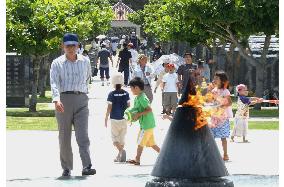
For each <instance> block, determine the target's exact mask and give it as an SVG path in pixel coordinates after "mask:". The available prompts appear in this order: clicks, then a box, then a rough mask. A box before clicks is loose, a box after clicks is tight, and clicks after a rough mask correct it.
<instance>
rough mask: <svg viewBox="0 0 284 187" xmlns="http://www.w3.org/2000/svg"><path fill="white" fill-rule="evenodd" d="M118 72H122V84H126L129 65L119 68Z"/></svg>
mask: <svg viewBox="0 0 284 187" xmlns="http://www.w3.org/2000/svg"><path fill="white" fill-rule="evenodd" d="M118 72H120V73H122V72H123V74H124V85H126V86H127V85H128V78H129V67H127V68H123V69H119V70H118Z"/></svg>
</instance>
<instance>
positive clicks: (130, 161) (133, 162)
mask: <svg viewBox="0 0 284 187" xmlns="http://www.w3.org/2000/svg"><path fill="white" fill-rule="evenodd" d="M126 163H128V164H134V165H137V166H139V165H140V162H137V161H136V160H127V161H126Z"/></svg>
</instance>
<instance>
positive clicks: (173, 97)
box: [162, 92, 178, 109]
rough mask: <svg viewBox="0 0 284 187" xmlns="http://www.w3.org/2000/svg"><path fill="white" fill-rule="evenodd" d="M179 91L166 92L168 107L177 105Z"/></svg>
mask: <svg viewBox="0 0 284 187" xmlns="http://www.w3.org/2000/svg"><path fill="white" fill-rule="evenodd" d="M177 99H178V97H177V92H164V96H163V100H164V102H162V103H164V106H165V108H166V109H169V108H173V107H177Z"/></svg>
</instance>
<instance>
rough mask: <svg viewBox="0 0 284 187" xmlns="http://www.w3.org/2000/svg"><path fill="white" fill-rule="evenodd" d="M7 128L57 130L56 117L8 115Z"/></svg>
mask: <svg viewBox="0 0 284 187" xmlns="http://www.w3.org/2000/svg"><path fill="white" fill-rule="evenodd" d="M6 119H7V126H6V129H7V130H50V131H54V130H57V123H56V119H55V118H54V117H12V116H7V118H6Z"/></svg>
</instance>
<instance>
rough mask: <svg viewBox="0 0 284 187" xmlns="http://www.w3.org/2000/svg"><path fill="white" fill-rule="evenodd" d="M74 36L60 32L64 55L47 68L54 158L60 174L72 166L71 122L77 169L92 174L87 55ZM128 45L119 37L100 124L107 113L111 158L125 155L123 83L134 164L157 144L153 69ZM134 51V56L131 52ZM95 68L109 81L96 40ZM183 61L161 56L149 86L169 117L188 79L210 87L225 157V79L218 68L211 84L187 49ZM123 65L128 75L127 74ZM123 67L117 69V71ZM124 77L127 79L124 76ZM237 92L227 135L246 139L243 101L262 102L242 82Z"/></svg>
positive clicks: (106, 64) (227, 114)
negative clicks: (136, 127) (132, 126)
mask: <svg viewBox="0 0 284 187" xmlns="http://www.w3.org/2000/svg"><path fill="white" fill-rule="evenodd" d="M78 48H79V39H78V36H77V35H76V34H73V33H66V34H65V35H64V37H63V49H64V53H65V54H64V55H62V56H60V57H58V58H57V59H55V60H54V61H53V62H52V65H51V69H50V83H51V90H52V102H53V103H54V104H55V114H56V119H57V123H58V129H59V144H60V161H61V166H62V169H63V173H62V176H70V175H71V170H72V169H73V156H72V147H71V133H72V125H73V126H74V130H75V136H76V140H77V143H78V146H79V151H80V156H81V160H82V165H83V170H82V175H94V174H95V173H96V170H95V169H93V168H92V163H91V159H90V152H89V146H90V141H89V137H88V115H89V109H88V96H87V93H88V83H89V79H90V78H91V75H92V72H91V65H90V60H89V59H88V58H86V57H85V56H83V55H81V54H78V53H77V50H78ZM131 49H135V47H134V45H133V44H131V43H128V44H126V43H123V49H122V50H121V51H120V52H119V55H118V57H119V58H118V63H117V65H116V66H117V67H118V72H119V73H116V74H115V75H113V76H112V79H111V80H112V81H111V82H112V85H113V87H114V90H113V91H111V92H110V93H109V94H108V97H107V102H108V106H107V111H106V114H105V126H106V127H107V126H108V118H109V117H110V119H111V137H112V140H113V144H114V146H115V147H116V148H117V150H118V155H117V157H116V158H115V160H114V161H115V162H125V161H126V151H125V149H124V145H125V142H124V139H125V135H126V132H127V125H126V119H125V118H124V111H125V110H126V109H127V108H129V107H130V97H129V93H128V92H127V91H126V90H125V89H123V86H129V87H130V90H131V92H132V94H133V95H135V96H136V97H135V100H134V106H133V109H135V110H136V113H135V115H134V116H133V120H138V121H139V124H140V132H139V133H138V141H137V143H138V147H137V153H136V157H135V158H134V159H132V160H128V161H127V162H128V163H130V164H134V165H140V158H141V154H142V152H143V149H144V147H145V146H147V147H152V148H153V149H154V150H155V151H156V152H160V148H159V146H158V145H156V143H155V138H154V132H153V129H154V128H155V126H156V124H155V118H154V114H153V111H152V108H151V103H152V101H153V93H152V86H151V85H152V82H151V80H152V79H153V78H154V76H153V69H152V67H151V65H149V64H148V63H147V61H148V58H147V56H145V55H144V54H140V55H138V54H135V55H133V54H134V53H133V51H131ZM134 56H135V57H134ZM98 58H99V65H100V71H101V73H100V74H101V79H102V85H104V78H106V80H107V84H110V82H109V78H110V76H109V62H108V61H109V59H110V60H111V63H112V66H113V60H112V57H111V54H110V52H109V51H108V50H107V49H106V48H105V47H104V46H102V49H101V50H100V51H99V54H98ZM184 59H185V64H183V65H181V66H179V67H178V68H177V69H176V67H175V65H174V64H173V63H172V62H171V61H165V62H164V64H163V66H164V71H163V72H162V73H161V74H159V76H158V80H157V83H156V87H155V89H154V92H156V90H157V88H158V87H159V86H161V89H162V106H163V110H164V112H165V116H164V117H166V118H168V119H172V117H171V116H172V115H173V114H174V112H175V109H176V107H177V106H178V103H180V101H178V100H179V94H180V93H183V91H184V89H186V86H187V85H188V82H190V83H192V84H189V85H190V86H192V88H194V87H195V85H199V84H201V83H202V84H203V83H204V82H205V83H206V84H208V85H212V86H208V92H211V93H212V94H213V95H214V96H215V98H216V100H218V101H220V103H219V105H220V106H219V107H221V108H223V109H224V115H223V116H225V117H223V119H222V120H220V121H219V123H218V124H215V125H214V126H213V127H212V128H211V132H212V134H213V136H214V138H221V141H222V147H223V160H224V161H227V160H229V156H228V151H227V138H229V137H230V125H229V118H231V117H233V114H232V107H231V105H232V101H231V97H230V92H229V90H228V86H229V81H228V77H227V75H226V73H225V72H223V71H218V72H216V73H215V74H214V78H213V81H212V84H210V82H211V80H210V74H209V75H208V73H204V72H205V71H204V68H205V65H204V64H202V62H201V61H200V62H199V64H198V65H195V64H193V63H192V54H191V53H185V55H184ZM129 71H132V74H133V75H132V76H131V78H129ZM122 72H123V75H122ZM129 79H130V81H129ZM237 91H238V93H239V98H238V109H237V112H236V115H235V126H234V130H233V133H232V136H231V140H232V141H234V136H243V141H244V142H248V140H247V139H246V136H247V126H248V122H247V119H248V116H249V115H248V106H249V105H251V104H255V103H260V102H262V99H260V98H253V99H249V98H247V97H246V96H247V87H246V86H245V85H243V84H241V85H239V86H238V87H237Z"/></svg>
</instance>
